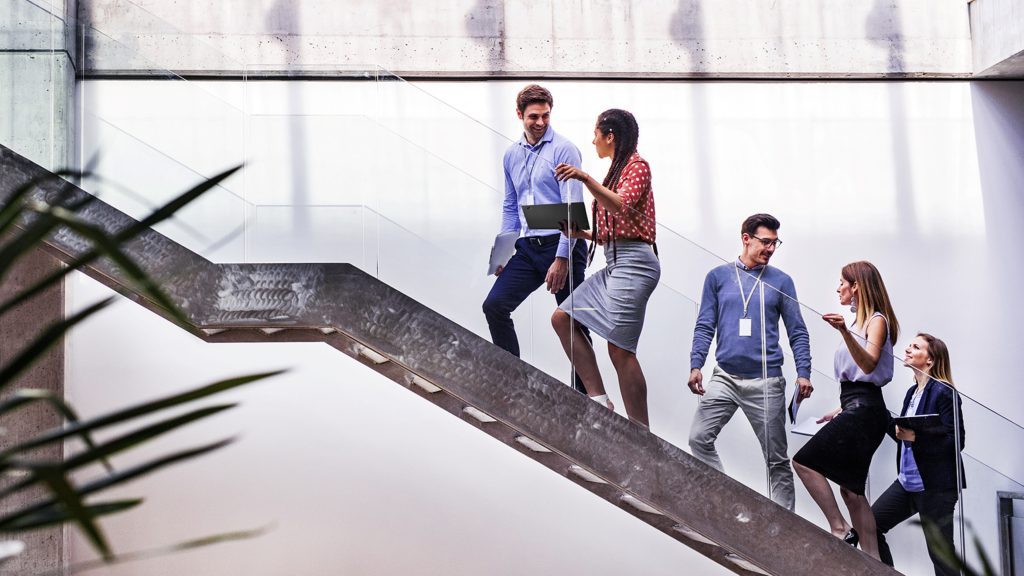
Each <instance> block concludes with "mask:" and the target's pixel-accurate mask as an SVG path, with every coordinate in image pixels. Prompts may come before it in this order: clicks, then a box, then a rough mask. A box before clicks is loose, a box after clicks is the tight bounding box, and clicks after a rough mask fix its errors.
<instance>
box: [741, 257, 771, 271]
mask: <svg viewBox="0 0 1024 576" xmlns="http://www.w3.org/2000/svg"><path fill="white" fill-rule="evenodd" d="M736 266H738V267H739V269H740V270H743V271H744V272H751V271H753V272H757V271H758V270H761V269H762V268H764V267H765V266H766V264H758V265H756V266H747V265H746V264H744V263H743V260H742V259H741V258H740V257H739V256H737V257H736Z"/></svg>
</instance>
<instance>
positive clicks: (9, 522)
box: [0, 439, 232, 532]
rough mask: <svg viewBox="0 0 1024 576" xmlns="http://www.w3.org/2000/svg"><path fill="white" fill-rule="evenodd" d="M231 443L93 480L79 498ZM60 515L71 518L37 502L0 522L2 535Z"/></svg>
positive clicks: (57, 506) (185, 452)
mask: <svg viewBox="0 0 1024 576" xmlns="http://www.w3.org/2000/svg"><path fill="white" fill-rule="evenodd" d="M231 442H232V439H227V440H221V441H218V442H213V443H211V444H206V445H204V446H200V447H198V448H191V449H188V450H182V451H180V452H175V453H173V454H169V455H167V456H163V457H161V458H157V459H155V460H151V461H149V462H146V463H145V464H140V465H138V466H132V467H130V468H127V469H125V470H121V471H119V472H115V473H113V474H109V475H106V476H103V477H101V478H99V479H97V480H93V481H91V482H88V483H85V484H82V485H80V486H78V488H77V491H78V494H79V496H80V497H82V498H84V497H86V496H90V495H92V494H95V493H96V492H99V491H101V490H106V489H107V488H111V487H113V486H117V485H120V484H124V483H127V482H130V481H132V480H134V479H136V478H139V477H141V476H145V475H147V474H150V473H152V472H155V471H157V470H159V469H160V468H164V467H166V466H170V465H172V464H176V463H178V462H183V461H185V460H191V459H192V458H196V457H198V456H202V455H203V454H206V453H208V452H212V451H214V450H217V449H220V448H223V447H224V446H227V445H228V444H230V443H231ZM140 502H141V500H140ZM60 514H63V515H64V518H65V519H69V518H70V516H68V514H67V512H66V511H65V510H63V509H62V508H60V504H59V502H58V501H57V500H56V499H49V500H44V501H41V502H37V503H35V504H33V505H31V506H27V507H25V508H22V509H21V510H18V511H16V512H12V513H10V514H8V515H6V516H3V517H2V518H0V531H11V532H15V531H18V530H22V529H26V528H23V527H22V525H23V524H24V523H25V522H27V521H28V520H26V519H29V518H35V517H38V516H40V515H46V517H47V518H49V517H54V516H56V515H60ZM36 527H37V526H35V525H33V526H31V528H36Z"/></svg>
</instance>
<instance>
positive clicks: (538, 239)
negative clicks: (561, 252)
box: [524, 234, 562, 246]
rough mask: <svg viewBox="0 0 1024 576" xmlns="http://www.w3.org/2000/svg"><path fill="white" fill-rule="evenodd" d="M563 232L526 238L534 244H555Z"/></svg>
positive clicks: (525, 238)
mask: <svg viewBox="0 0 1024 576" xmlns="http://www.w3.org/2000/svg"><path fill="white" fill-rule="evenodd" d="M561 236H562V235H561V234H548V235H547V236H525V237H524V240H526V241H527V242H529V243H530V244H533V245H534V246H547V245H548V244H554V243H555V242H558V239H559V238H560V237H561Z"/></svg>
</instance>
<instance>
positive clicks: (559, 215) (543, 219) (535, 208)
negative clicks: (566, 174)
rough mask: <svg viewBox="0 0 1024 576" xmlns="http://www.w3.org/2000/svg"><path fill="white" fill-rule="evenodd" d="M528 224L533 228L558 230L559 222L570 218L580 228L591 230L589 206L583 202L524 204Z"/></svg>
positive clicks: (524, 214)
mask: <svg viewBox="0 0 1024 576" xmlns="http://www.w3.org/2000/svg"><path fill="white" fill-rule="evenodd" d="M523 216H524V217H526V225H527V226H529V227H530V228H531V229H532V230H558V223H559V222H564V221H566V220H568V221H569V222H570V226H571V225H572V224H576V226H577V227H579V229H580V230H590V221H589V220H587V206H586V205H585V204H584V203H583V202H573V203H572V204H564V203H563V204H531V205H524V206H523Z"/></svg>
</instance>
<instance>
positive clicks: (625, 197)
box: [594, 152, 657, 244]
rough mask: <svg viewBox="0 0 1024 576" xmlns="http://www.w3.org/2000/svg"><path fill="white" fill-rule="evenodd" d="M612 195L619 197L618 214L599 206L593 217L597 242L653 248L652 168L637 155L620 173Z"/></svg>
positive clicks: (632, 157)
mask: <svg viewBox="0 0 1024 576" xmlns="http://www.w3.org/2000/svg"><path fill="white" fill-rule="evenodd" d="M615 191H616V192H618V194H619V196H620V197H622V208H621V209H620V210H619V213H618V214H612V213H611V212H609V211H608V210H605V209H604V207H602V206H601V205H600V204H599V203H596V202H595V204H596V205H597V209H596V210H595V213H594V219H595V220H597V223H596V226H597V242H598V243H599V244H604V243H606V242H609V241H611V240H642V241H644V242H647V243H648V244H654V238H655V231H656V229H657V227H656V224H655V220H654V192H653V191H652V190H651V168H650V166H649V165H648V164H647V160H644V159H643V158H641V157H640V155H639V154H637V153H636V152H634V153H633V156H631V157H630V159H629V163H628V164H626V167H625V168H623V169H622V175H621V176H620V177H619V183H618V186H616V188H615Z"/></svg>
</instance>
